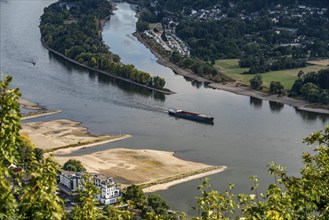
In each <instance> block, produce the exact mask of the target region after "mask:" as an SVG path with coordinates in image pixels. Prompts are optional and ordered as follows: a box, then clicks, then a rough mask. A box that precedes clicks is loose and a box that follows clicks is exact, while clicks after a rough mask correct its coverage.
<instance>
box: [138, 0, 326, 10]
mask: <svg viewBox="0 0 329 220" xmlns="http://www.w3.org/2000/svg"><path fill="white" fill-rule="evenodd" d="M142 1H143V0H142ZM145 2H146V1H145ZM216 4H221V5H223V6H229V5H230V4H234V5H237V6H238V8H239V9H241V10H243V9H244V10H246V11H248V12H254V11H258V10H261V9H263V8H266V7H271V6H274V5H278V4H280V5H282V6H292V5H306V6H312V7H325V8H328V7H329V1H327V0H297V1H296V0H247V1H246V0H180V1H177V0H159V1H158V5H160V6H161V7H162V8H163V9H165V10H169V11H173V12H174V11H180V10H182V9H183V8H184V7H188V8H189V7H191V8H193V9H195V10H197V9H202V8H203V9H205V8H208V7H212V6H214V5H216Z"/></svg>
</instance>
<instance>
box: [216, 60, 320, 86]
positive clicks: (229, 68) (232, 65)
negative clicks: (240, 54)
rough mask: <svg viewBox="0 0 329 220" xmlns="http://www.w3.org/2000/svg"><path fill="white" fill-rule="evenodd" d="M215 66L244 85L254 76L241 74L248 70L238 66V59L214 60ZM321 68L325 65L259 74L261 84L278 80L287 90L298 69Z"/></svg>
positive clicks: (265, 84)
mask: <svg viewBox="0 0 329 220" xmlns="http://www.w3.org/2000/svg"><path fill="white" fill-rule="evenodd" d="M215 67H216V68H217V69H219V70H220V71H222V72H223V73H224V74H225V75H227V76H228V77H230V78H232V79H234V80H237V81H241V82H242V83H244V84H246V85H249V80H250V79H251V78H252V77H254V75H250V74H242V73H243V72H244V71H248V68H240V67H239V59H224V60H216V63H215ZM323 68H326V67H324V66H320V65H310V66H307V67H303V68H296V69H289V70H280V71H271V72H267V73H262V74H261V76H262V77H263V86H265V87H269V86H270V83H271V82H272V81H279V82H281V84H282V85H283V86H284V88H285V89H286V90H289V89H290V88H291V86H292V85H293V83H294V81H295V80H296V79H297V78H298V77H297V74H298V72H299V71H300V70H302V71H304V73H308V72H312V71H314V72H317V71H319V70H320V69H323Z"/></svg>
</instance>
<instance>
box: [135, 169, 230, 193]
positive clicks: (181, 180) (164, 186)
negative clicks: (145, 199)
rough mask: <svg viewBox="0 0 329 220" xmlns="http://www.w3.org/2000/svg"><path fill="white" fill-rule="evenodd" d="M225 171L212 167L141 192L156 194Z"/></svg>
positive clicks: (156, 184) (149, 187) (155, 185)
mask: <svg viewBox="0 0 329 220" xmlns="http://www.w3.org/2000/svg"><path fill="white" fill-rule="evenodd" d="M226 169H227V166H215V167H213V169H210V170H208V171H203V170H201V171H200V172H198V171H197V172H196V173H195V174H194V173H192V174H191V175H189V174H187V175H186V176H183V177H181V178H179V177H178V178H177V179H174V180H169V181H168V182H166V180H164V182H163V183H155V184H154V185H151V186H147V187H145V188H143V192H144V193H152V192H156V191H160V190H167V189H169V188H170V187H172V186H175V185H178V184H181V183H185V182H188V181H191V180H196V179H201V178H203V177H206V176H210V175H214V174H216V173H221V172H223V171H224V170H226ZM160 181H161V180H160ZM146 184H147V183H146ZM151 184H152V183H151ZM141 185H144V184H141Z"/></svg>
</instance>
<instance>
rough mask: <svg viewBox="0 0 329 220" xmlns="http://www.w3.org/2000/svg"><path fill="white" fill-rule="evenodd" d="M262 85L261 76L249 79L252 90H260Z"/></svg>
mask: <svg viewBox="0 0 329 220" xmlns="http://www.w3.org/2000/svg"><path fill="white" fill-rule="evenodd" d="M262 85H263V77H262V76H261V75H256V76H254V77H253V78H251V79H250V87H251V88H252V89H256V90H258V89H260V88H261V86H262Z"/></svg>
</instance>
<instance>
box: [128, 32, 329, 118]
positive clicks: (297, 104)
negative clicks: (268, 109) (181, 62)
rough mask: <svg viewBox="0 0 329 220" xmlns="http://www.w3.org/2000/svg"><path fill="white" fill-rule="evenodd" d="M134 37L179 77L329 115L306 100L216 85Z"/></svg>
mask: <svg viewBox="0 0 329 220" xmlns="http://www.w3.org/2000/svg"><path fill="white" fill-rule="evenodd" d="M134 36H136V37H137V39H138V40H139V41H141V42H142V43H143V44H144V45H145V46H146V47H147V48H149V49H150V51H151V52H152V53H153V54H154V55H155V56H156V58H157V62H158V63H159V64H161V65H163V66H166V67H168V68H170V69H172V70H173V71H174V72H175V73H176V74H178V75H181V76H185V77H187V78H190V79H193V80H195V81H197V82H202V83H207V86H208V87H210V88H213V89H220V90H224V91H227V92H232V93H235V94H237V95H244V96H250V97H254V98H258V99H262V100H266V101H273V102H279V103H282V104H286V105H290V106H293V107H296V108H297V109H299V110H302V111H308V112H315V113H321V114H329V109H328V108H329V107H327V108H322V107H321V108H320V107H314V106H312V105H311V104H310V103H308V102H307V101H305V100H297V99H292V98H289V97H287V96H281V97H279V96H277V95H271V94H268V93H264V92H260V91H256V90H252V89H250V88H249V87H247V86H241V85H240V83H239V82H225V83H216V82H214V81H212V80H209V79H205V78H203V77H200V76H198V75H196V74H194V73H193V72H192V71H191V70H188V69H183V68H181V67H179V66H177V65H175V64H174V63H172V62H170V61H169V60H168V59H167V58H165V57H163V56H162V55H161V54H159V53H158V52H157V51H156V50H155V49H154V48H152V47H151V46H150V45H148V44H147V43H146V42H145V41H144V39H143V38H142V37H141V35H140V34H139V33H136V32H135V33H134ZM314 62H316V63H321V64H322V65H324V64H325V65H327V62H328V60H321V61H314ZM314 64H315V63H314Z"/></svg>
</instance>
